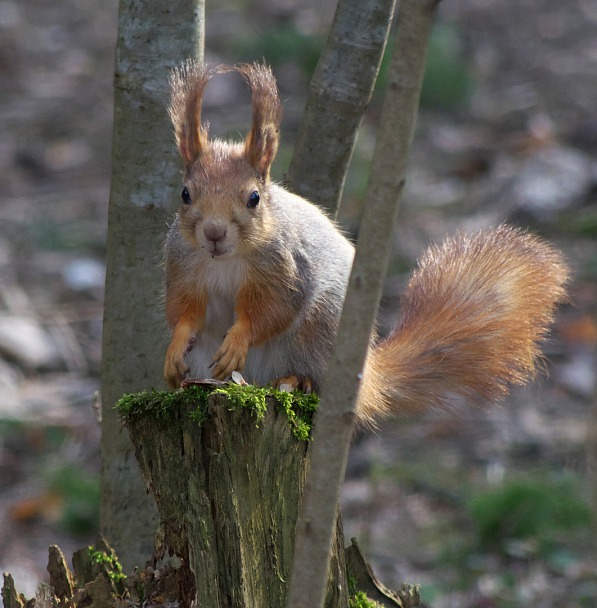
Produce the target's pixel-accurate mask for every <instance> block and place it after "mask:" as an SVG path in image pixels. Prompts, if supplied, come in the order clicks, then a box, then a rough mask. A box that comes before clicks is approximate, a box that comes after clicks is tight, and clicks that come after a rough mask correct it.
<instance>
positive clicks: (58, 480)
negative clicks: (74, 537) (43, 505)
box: [48, 465, 100, 534]
mask: <svg viewBox="0 0 597 608" xmlns="http://www.w3.org/2000/svg"><path fill="white" fill-rule="evenodd" d="M48 487H49V490H50V492H51V493H52V494H56V495H57V496H60V497H61V499H62V503H63V506H62V513H61V516H60V523H61V525H62V526H63V527H64V528H66V529H67V530H68V531H69V532H71V533H73V534H87V533H89V532H95V531H97V530H98V529H99V498H100V489H99V476H98V475H96V474H91V473H88V472H86V471H83V470H81V469H79V468H77V467H75V466H73V465H66V466H63V467H61V468H59V469H58V470H56V471H53V472H52V473H51V475H50V479H49V481H48Z"/></svg>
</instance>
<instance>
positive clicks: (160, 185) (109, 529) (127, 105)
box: [101, 0, 204, 570]
mask: <svg viewBox="0 0 597 608" xmlns="http://www.w3.org/2000/svg"><path fill="white" fill-rule="evenodd" d="M203 24H204V16H203V2H202V0H173V1H172V2H168V3H163V2H155V1H154V2H152V1H141V0H121V2H120V15H119V27H118V46H117V57H116V66H115V77H114V87H115V91H114V106H115V108H114V110H115V111H114V136H113V153H112V154H113V156H112V165H113V167H112V187H111V192H110V207H109V220H108V243H107V251H108V257H107V260H106V262H107V268H106V292H105V313H104V329H103V345H102V349H103V350H102V353H103V354H102V403H103V412H102V416H103V417H102V446H101V452H102V476H101V528H102V532H103V534H104V535H105V536H106V538H107V539H108V540H109V541H110V542H111V543H112V544H113V546H114V547H115V548H116V550H117V552H118V554H119V555H120V557H121V559H122V562H123V564H124V566H125V568H126V569H127V570H131V569H132V568H133V567H134V566H135V565H143V563H144V561H145V559H146V558H147V557H148V555H149V554H150V553H151V548H152V545H153V543H152V537H153V532H154V530H155V525H156V522H157V517H156V515H157V513H156V510H155V506H154V504H153V501H152V500H151V498H150V497H147V496H146V494H145V491H144V488H143V484H142V482H141V480H140V476H139V472H138V467H137V464H136V462H135V459H134V458H133V455H132V445H131V444H130V441H129V439H128V437H127V434H126V433H125V432H123V430H122V427H121V423H120V419H119V417H118V414H117V413H116V412H114V410H113V409H112V408H113V405H114V403H115V402H116V400H117V399H118V398H119V397H120V396H121V395H122V394H123V393H130V392H134V391H138V390H141V389H143V388H149V387H151V386H158V385H159V384H160V382H161V377H162V373H161V367H162V362H163V354H162V353H163V352H164V351H165V336H166V325H165V321H164V316H163V311H162V298H161V292H162V286H161V285H162V277H161V268H160V263H159V262H160V260H161V257H162V253H161V248H162V243H163V241H164V237H165V232H166V225H167V223H168V221H169V220H170V219H171V216H172V215H173V211H172V208H171V205H172V200H173V194H174V192H175V191H176V190H177V189H178V186H177V182H178V175H179V173H180V167H179V160H178V156H177V152H176V147H175V146H174V140H173V136H172V129H171V126H170V124H169V121H168V116H167V112H166V110H165V106H166V102H167V99H168V74H169V70H170V68H172V67H173V66H175V65H178V64H180V63H181V62H182V61H183V60H184V59H186V58H187V57H189V56H191V57H199V58H200V57H201V56H202V54H203V38H204V35H203Z"/></svg>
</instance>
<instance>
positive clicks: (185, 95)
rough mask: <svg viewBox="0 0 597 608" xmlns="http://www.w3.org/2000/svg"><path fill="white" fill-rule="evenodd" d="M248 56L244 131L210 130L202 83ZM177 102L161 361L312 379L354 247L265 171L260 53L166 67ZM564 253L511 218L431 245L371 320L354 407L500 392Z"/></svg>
mask: <svg viewBox="0 0 597 608" xmlns="http://www.w3.org/2000/svg"><path fill="white" fill-rule="evenodd" d="M233 70H234V71H236V72H239V73H240V74H241V75H242V76H243V77H244V79H245V81H246V83H247V84H248V87H249V89H250V91H251V94H252V126H251V129H250V132H249V133H248V135H247V137H246V140H245V141H244V142H228V141H223V140H220V139H211V140H210V139H208V125H207V124H201V105H202V98H203V94H204V91H205V88H206V85H207V83H208V81H209V80H210V78H211V77H212V76H214V75H215V74H216V73H222V72H228V71H233ZM170 87H171V97H170V104H169V107H168V111H169V115H170V118H171V120H172V123H173V126H174V134H175V140H176V145H177V147H178V151H179V153H180V155H181V157H182V160H183V164H184V186H183V188H182V194H181V196H182V206H181V208H180V210H179V212H178V214H177V215H176V218H175V219H174V221H173V223H172V225H171V226H170V229H169V232H168V235H167V238H166V244H165V275H166V302H165V305H166V318H167V321H168V323H169V325H170V326H171V328H172V339H171V341H170V344H169V347H168V349H167V353H166V359H165V365H164V377H165V379H166V381H167V383H168V384H169V385H170V387H172V388H176V387H179V386H180V385H181V383H182V384H184V380H185V377H186V376H187V374H190V377H191V378H209V377H211V378H215V379H220V380H224V379H226V378H228V377H229V376H230V375H231V374H232V373H233V372H234V371H239V372H242V373H243V376H244V377H245V378H246V379H247V380H248V381H249V382H252V383H255V384H259V385H265V384H268V383H271V384H273V385H274V386H279V385H281V384H284V383H286V382H290V383H291V384H292V386H296V387H298V388H302V389H303V390H310V389H312V390H314V391H318V390H319V389H320V387H321V385H322V381H323V379H324V375H325V370H326V366H327V363H328V359H329V357H330V353H331V349H332V343H333V340H334V337H335V334H336V330H337V326H338V323H339V318H340V314H341V312H342V306H343V302H344V298H345V293H346V287H347V283H348V277H349V273H350V270H351V265H352V260H353V254H354V247H353V245H352V244H351V243H350V242H349V240H348V239H347V238H345V237H344V236H343V234H342V233H341V231H340V230H339V229H338V227H337V226H336V224H335V223H334V222H333V221H331V220H330V219H329V218H328V217H327V216H326V215H325V214H324V213H323V212H322V211H321V210H320V209H319V208H318V207H317V206H315V205H314V204H312V203H310V202H309V201H307V200H305V199H304V198H301V197H300V196H297V195H295V194H293V193H291V192H289V191H288V190H286V189H285V188H283V187H282V186H280V185H277V184H276V183H274V182H273V181H272V179H271V177H270V167H271V165H272V162H273V161H274V158H275V156H276V153H277V149H278V142H279V129H280V122H281V118H282V104H281V102H280V98H279V94H278V89H277V85H276V80H275V78H274V76H273V74H272V71H271V69H270V68H269V67H268V66H266V65H264V64H258V63H255V64H242V65H237V66H228V67H227V66H210V65H206V64H203V63H199V62H196V61H194V60H189V61H187V62H186V63H185V64H184V65H183V66H182V67H180V68H177V69H175V70H173V72H172V74H171V77H170ZM566 281H567V267H566V264H565V262H564V261H563V259H562V256H561V255H560V253H559V252H558V251H557V250H555V249H554V248H553V247H552V246H551V245H549V244H547V243H546V242H544V241H542V240H540V239H539V238H537V237H535V236H532V235H530V234H527V233H525V232H522V231H520V230H518V229H515V228H512V227H509V226H507V225H500V226H498V227H496V228H492V229H486V230H481V231H479V232H477V233H475V234H464V233H459V234H457V235H456V236H453V237H451V238H448V239H447V240H446V241H445V242H444V243H443V244H442V245H440V246H432V247H431V248H430V249H429V250H428V251H427V252H426V253H425V254H424V255H423V256H422V258H421V260H420V261H419V265H418V269H416V270H415V271H414V273H413V274H412V277H411V278H410V281H409V282H408V285H407V287H406V290H405V292H404V294H403V296H402V307H401V311H402V319H401V321H400V322H399V323H398V325H397V327H396V329H395V330H394V331H393V332H391V334H390V335H389V337H387V338H386V339H384V340H382V341H378V340H377V338H376V337H375V336H374V337H373V338H372V340H371V345H370V348H369V350H368V354H367V357H366V361H365V366H364V369H363V373H362V381H361V388H360V393H359V399H358V405H357V420H358V421H359V422H361V423H363V424H365V425H375V423H376V422H377V421H378V420H379V419H380V418H382V417H384V416H387V415H390V414H397V413H400V412H409V411H410V412H412V411H423V410H427V409H429V408H435V407H437V408H442V409H446V408H454V407H458V406H460V405H461V404H466V403H472V404H474V403H476V402H479V401H482V402H486V401H491V400H496V399H499V398H501V397H503V396H504V395H505V394H506V393H507V391H508V387H509V385H510V384H523V383H524V382H526V381H527V380H528V379H529V378H530V377H532V376H533V374H534V370H535V363H536V360H537V359H538V358H540V356H541V351H540V348H539V345H538V343H539V342H540V341H541V339H542V338H544V337H545V335H546V333H547V331H548V329H549V326H550V324H551V323H552V321H553V317H554V313H555V309H556V306H557V305H558V304H559V303H560V302H562V301H563V299H564V298H565V291H566V289H565V284H566Z"/></svg>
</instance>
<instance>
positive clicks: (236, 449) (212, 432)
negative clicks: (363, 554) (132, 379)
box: [126, 395, 348, 608]
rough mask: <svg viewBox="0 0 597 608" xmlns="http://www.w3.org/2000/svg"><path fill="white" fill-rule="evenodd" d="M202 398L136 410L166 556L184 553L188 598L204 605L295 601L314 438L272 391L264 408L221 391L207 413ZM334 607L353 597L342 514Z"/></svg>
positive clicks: (331, 579) (331, 594)
mask: <svg viewBox="0 0 597 608" xmlns="http://www.w3.org/2000/svg"><path fill="white" fill-rule="evenodd" d="M196 408H197V405H196V403H191V404H189V403H186V404H182V405H180V404H179V405H177V406H176V407H175V408H173V409H172V411H171V414H169V415H168V420H167V421H166V422H164V420H163V419H160V418H159V417H158V418H156V417H155V414H154V413H152V412H155V410H151V411H149V412H147V411H144V412H142V413H141V414H139V415H126V426H127V428H128V430H129V433H130V436H131V439H132V441H133V443H134V445H135V454H136V456H137V460H138V462H139V464H140V466H141V471H142V473H143V476H144V478H145V481H146V483H147V487H148V488H149V489H150V490H151V493H152V494H153V496H154V497H155V500H156V503H157V506H158V510H159V513H160V520H161V529H160V533H159V538H160V543H158V544H159V546H157V547H156V559H159V558H161V557H162V556H163V555H164V553H165V552H174V553H175V554H176V555H177V556H178V557H180V558H181V560H182V568H181V570H180V576H179V589H180V591H181V594H182V596H181V598H180V599H181V602H182V604H183V605H186V606H190V605H191V602H192V601H195V600H196V605H197V606H201V608H221V607H222V606H226V607H229V608H255V607H256V606H259V607H261V608H280V607H282V606H284V605H285V603H286V595H287V590H288V579H289V577H290V571H291V567H292V556H293V551H294V535H295V528H296V521H297V517H298V509H299V504H300V502H301V497H302V492H303V487H304V483H305V475H306V471H305V463H306V459H305V456H306V451H307V442H306V441H299V440H297V439H296V438H295V437H294V436H293V434H292V431H291V429H290V425H289V421H288V417H287V415H286V414H285V413H284V412H281V411H279V410H278V409H274V402H273V400H271V401H270V400H269V399H268V408H267V411H266V412H265V415H264V418H263V419H261V420H260V421H258V422H257V421H256V419H255V412H254V410H252V409H246V408H244V409H234V408H232V407H231V405H230V402H228V401H227V399H226V397H225V396H224V395H212V396H211V397H210V399H209V402H208V406H207V417H206V420H204V422H203V423H202V424H201V425H200V424H199V423H198V422H197V421H196V420H195V419H193V412H194V411H196ZM325 605H326V607H329V608H345V607H347V605H348V589H347V582H346V571H345V557H344V542H343V536H342V528H341V524H340V523H339V524H338V527H337V529H336V536H335V541H334V550H333V558H332V561H331V565H330V570H329V575H328V588H327V594H326V603H325Z"/></svg>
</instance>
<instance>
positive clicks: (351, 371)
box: [287, 0, 437, 608]
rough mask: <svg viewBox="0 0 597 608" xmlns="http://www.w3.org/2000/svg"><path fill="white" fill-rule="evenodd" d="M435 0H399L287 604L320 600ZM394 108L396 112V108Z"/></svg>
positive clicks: (300, 606) (303, 607) (310, 607)
mask: <svg viewBox="0 0 597 608" xmlns="http://www.w3.org/2000/svg"><path fill="white" fill-rule="evenodd" d="M436 5H437V1H436V0H401V1H400V8H399V13H398V31H397V39H396V48H395V49H394V57H393V61H392V66H391V68H390V75H389V82H388V88H387V92H386V98H385V101H384V109H383V115H382V122H381V129H380V132H379V137H378V144H377V148H376V151H375V154H374V159H373V167H372V172H371V177H370V185H369V188H368V194H367V202H366V204H365V209H364V214H363V219H362V222H361V227H360V230H359V241H358V244H357V250H356V255H355V261H354V265H353V269H352V273H351V277H350V280H349V285H348V291H347V296H346V301H345V306H344V310H343V313H342V318H341V320H340V326H339V329H338V335H337V338H336V342H335V344H334V350H333V352H332V357H331V359H330V363H329V366H328V371H327V377H326V380H325V383H324V386H323V390H322V393H321V405H320V407H319V410H318V414H317V419H316V422H315V427H314V437H313V443H312V448H311V453H310V456H309V460H310V465H309V471H310V472H309V477H308V479H307V484H306V487H305V498H304V503H303V505H302V507H301V514H300V517H299V522H298V527H297V539H296V546H295V558H294V559H295V562H294V566H293V570H292V578H291V585H290V591H289V599H288V604H287V605H288V607H289V608H314V607H317V606H322V605H323V596H324V590H325V584H326V581H325V574H326V572H327V567H326V564H327V561H328V559H329V557H328V556H329V550H330V546H331V540H332V534H333V530H334V527H335V519H336V513H337V504H338V498H339V493H340V486H341V483H342V480H343V478H344V471H345V468H346V458H347V455H348V448H349V443H350V438H351V436H352V432H353V430H352V426H353V419H354V408H355V405H356V400H357V397H358V391H359V374H360V372H361V370H362V369H363V363H364V360H365V354H366V351H367V347H368V344H369V339H370V335H371V331H372V327H373V323H374V319H375V315H376V313H377V308H378V305H379V299H380V296H381V288H382V284H383V280H384V277H385V273H386V268H387V260H388V256H389V251H390V243H391V238H392V234H393V231H394V226H395V221H396V216H397V209H398V201H399V198H400V194H401V192H402V188H403V185H404V176H405V171H406V164H407V158H408V150H409V147H410V144H411V141H412V137H413V133H414V127H415V123H416V116H417V108H418V103H419V97H420V91H421V85H422V81H423V75H424V71H425V60H426V50H427V44H428V40H429V36H430V34H431V28H432V24H433V18H434V13H435V10H434V9H435V7H436ZM397 108H399V111H397Z"/></svg>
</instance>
